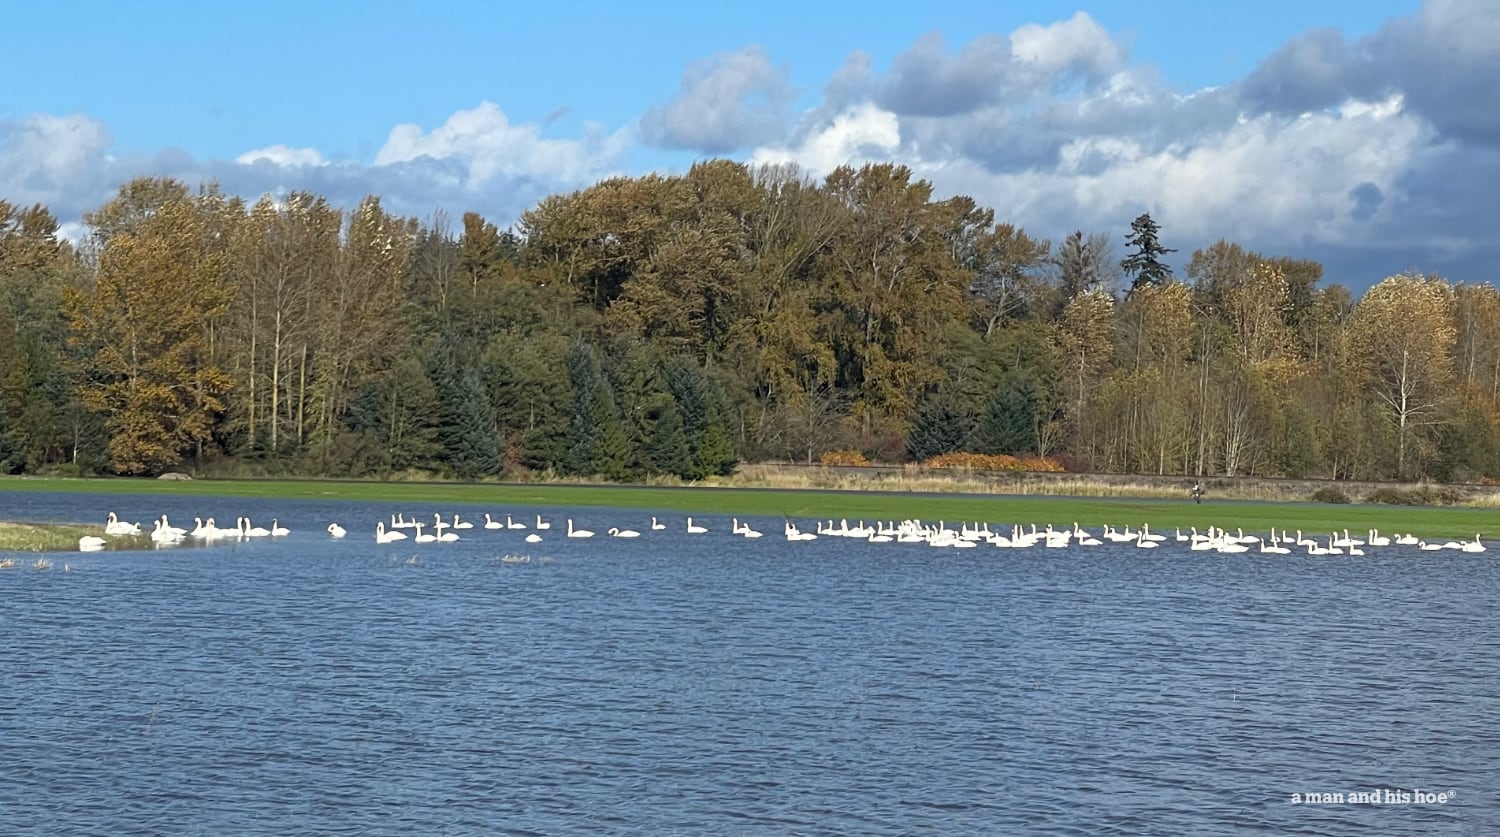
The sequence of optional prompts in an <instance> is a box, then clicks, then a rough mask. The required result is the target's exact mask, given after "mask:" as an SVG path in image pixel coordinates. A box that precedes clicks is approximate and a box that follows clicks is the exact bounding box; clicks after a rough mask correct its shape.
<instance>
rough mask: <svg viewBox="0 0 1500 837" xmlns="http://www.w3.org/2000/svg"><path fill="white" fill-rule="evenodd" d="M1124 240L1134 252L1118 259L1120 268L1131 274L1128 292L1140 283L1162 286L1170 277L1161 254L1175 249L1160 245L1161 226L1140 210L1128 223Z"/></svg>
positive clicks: (1148, 214) (1147, 213)
mask: <svg viewBox="0 0 1500 837" xmlns="http://www.w3.org/2000/svg"><path fill="white" fill-rule="evenodd" d="M1125 243H1126V244H1127V245H1129V246H1131V247H1134V248H1135V252H1134V253H1131V254H1130V255H1128V256H1126V257H1125V259H1124V260H1123V261H1121V262H1120V269H1121V270H1123V271H1125V274H1126V275H1127V276H1130V277H1131V280H1130V293H1132V294H1134V293H1135V292H1136V291H1137V290H1139V289H1140V288H1141V287H1142V286H1144V285H1162V284H1164V283H1166V282H1167V280H1169V279H1171V278H1172V268H1170V267H1168V266H1167V265H1166V264H1165V263H1164V262H1162V260H1161V257H1162V256H1164V255H1166V254H1168V253H1175V252H1177V251H1176V250H1173V249H1172V248H1170V247H1163V246H1162V245H1161V226H1160V225H1158V224H1157V223H1156V221H1154V220H1152V218H1151V213H1149V212H1142V213H1141V214H1140V216H1139V217H1137V218H1136V219H1135V220H1134V221H1131V222H1130V235H1128V236H1126V237H1125Z"/></svg>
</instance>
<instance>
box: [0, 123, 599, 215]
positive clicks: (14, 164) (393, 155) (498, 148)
mask: <svg viewBox="0 0 1500 837" xmlns="http://www.w3.org/2000/svg"><path fill="white" fill-rule="evenodd" d="M112 142H113V141H112V139H111V137H110V135H109V132H108V131H107V130H106V129H105V126H104V125H103V124H102V123H100V122H99V121H97V120H94V119H91V118H89V117H87V116H82V115H74V116H54V115H50V114H34V115H31V116H27V117H24V118H20V119H12V120H6V121H0V199H4V200H8V201H10V202H11V203H16V204H22V205H29V204H32V203H40V204H43V205H44V206H46V207H48V208H49V209H50V210H51V211H52V213H53V214H54V215H55V216H56V217H57V218H58V220H59V221H60V222H62V229H63V231H64V232H65V233H67V234H68V235H69V236H70V237H81V236H82V235H83V232H84V227H83V226H82V224H81V223H80V221H81V218H82V217H83V215H84V214H85V213H87V212H89V211H91V210H93V209H97V208H98V207H100V206H102V205H103V204H104V203H105V202H106V201H108V200H109V199H110V198H111V197H113V195H114V194H115V193H116V192H117V191H118V189H119V187H120V186H121V185H122V184H123V183H125V182H127V181H129V180H131V179H132V178H136V177H144V176H151V177H172V178H176V179H179V180H181V181H183V182H185V183H188V184H189V185H192V186H197V185H199V184H201V183H204V182H207V181H210V180H212V181H216V182H218V183H219V185H220V187H221V188H222V189H224V190H225V191H226V192H228V193H230V194H238V195H243V196H246V197H249V198H254V197H258V196H259V195H262V194H267V193H269V194H272V195H280V194H284V193H286V192H287V191H290V190H293V189H298V190H306V191H311V192H314V193H316V194H320V195H323V196H326V197H327V198H328V199H329V200H330V201H331V202H333V203H334V204H335V205H340V206H346V207H352V206H354V205H355V204H356V203H358V202H359V201H360V200H361V199H363V198H364V197H366V196H367V195H372V194H373V195H378V196H380V197H381V199H382V202H383V203H384V205H385V207H386V208H387V209H388V210H390V211H393V212H396V213H398V214H402V215H407V216H412V217H427V216H429V215H430V214H431V213H432V212H433V211H434V210H437V209H444V210H446V211H447V212H449V214H450V215H452V214H457V213H459V212H466V211H471V210H472V211H476V212H480V213H482V214H484V215H485V216H486V217H488V218H490V219H491V220H493V221H496V222H497V223H499V224H502V225H508V224H510V223H511V222H513V221H514V220H516V219H517V218H518V217H519V216H520V214H521V213H522V212H524V211H525V210H526V209H529V208H530V207H532V206H534V205H535V204H536V202H537V201H539V200H541V199H542V198H544V197H546V196H547V195H550V194H555V193H557V192H562V191H568V190H571V189H575V188H579V187H582V186H585V185H588V184H589V183H592V182H594V181H595V180H598V179H599V178H601V177H604V176H606V175H608V174H612V173H614V172H615V171H616V167H617V166H618V164H619V157H620V155H621V153H622V152H623V150H624V149H625V148H626V146H627V142H628V134H627V133H625V132H623V131H620V132H616V133H614V134H611V135H606V134H605V133H604V132H603V131H601V130H599V129H598V128H595V127H591V128H589V129H587V130H586V132H585V135H584V136H582V137H578V138H573V139H551V138H546V137H544V136H542V133H541V128H540V127H539V126H536V125H524V124H523V125H516V124H512V123H510V121H509V120H508V119H507V118H506V117H505V114H504V113H503V112H501V110H500V108H499V107H497V106H496V105H494V104H492V103H489V102H484V103H481V104H480V105H479V106H477V107H475V108H473V109H469V110H461V111H459V112H457V113H455V114H453V116H452V117H450V118H449V119H448V120H447V121H446V122H445V123H444V124H443V125H441V126H438V127H437V128H435V129H433V130H431V131H427V132H424V131H423V130H422V129H421V128H420V127H418V126H416V125H398V126H396V127H395V128H393V129H392V130H391V132H390V136H389V137H388V139H387V141H386V143H385V145H384V146H383V147H382V148H381V149H380V151H379V152H378V153H377V155H376V158H375V160H374V162H373V164H369V165H366V164H361V163H355V162H347V161H343V162H332V161H329V160H327V159H326V158H325V157H324V156H323V155H322V153H320V152H319V151H318V150H316V149H312V148H293V147H290V146H287V145H280V144H278V145H272V146H268V147H266V148H259V149H255V150H251V151H247V152H245V153H243V154H240V155H238V156H237V157H236V158H235V159H233V160H200V159H197V158H195V157H193V156H192V155H190V154H188V153H186V152H183V151H180V150H175V149H163V150H161V151H158V152H155V153H153V154H150V155H129V156H117V155H115V154H114V153H112Z"/></svg>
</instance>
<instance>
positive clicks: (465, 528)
mask: <svg viewBox="0 0 1500 837" xmlns="http://www.w3.org/2000/svg"><path fill="white" fill-rule="evenodd" d="M193 522H194V526H193V528H192V529H183V528H181V527H177V526H173V525H172V524H171V523H170V522H169V521H168V520H167V516H166V515H162V516H161V517H159V518H157V519H156V520H154V521H152V528H151V530H150V538H151V541H152V542H153V543H154V544H156V545H162V546H166V545H174V544H178V543H181V542H183V541H187V540H193V541H199V542H213V541H217V540H222V539H227V538H234V539H237V540H243V539H247V538H260V537H270V538H277V537H284V536H286V535H288V534H290V530H288V529H287V528H286V527H285V526H282V525H280V522H279V520H277V519H274V518H273V519H272V521H271V527H270V528H269V529H268V528H265V527H263V526H255V525H253V524H252V523H251V521H250V518H249V517H244V516H241V517H239V518H237V519H236V521H235V525H234V527H233V528H223V527H220V526H217V525H216V524H215V522H214V518H212V517H210V518H207V519H206V520H205V519H202V518H196V517H195V518H193ZM667 528H669V527H668V525H667V524H666V523H665V522H663V521H662V520H660V519H659V518H657V517H652V518H651V522H650V524H649V528H648V531H651V532H660V531H662V530H665V529H667ZM674 528H675V527H674ZM551 529H552V523H551V522H550V521H548V520H546V519H545V518H543V517H542V516H541V515H540V514H538V515H536V517H535V519H534V520H521V519H517V518H516V517H515V516H514V515H511V514H507V515H505V518H504V519H503V520H501V519H498V518H496V517H495V516H494V515H492V514H491V513H489V512H486V513H485V515H484V521H483V522H477V521H471V520H465V519H463V518H462V517H461V516H460V515H459V514H457V513H454V514H452V515H451V518H450V519H445V518H444V516H443V515H442V514H441V513H436V512H435V513H433V516H432V522H431V523H426V522H424V521H422V520H419V519H417V518H416V517H410V518H408V517H407V516H406V515H404V514H400V513H397V514H393V515H391V518H390V521H389V524H387V522H386V521H384V520H381V521H379V522H377V523H376V524H375V541H376V542H377V543H383V544H384V543H395V542H398V541H405V540H411V541H413V542H414V543H451V542H454V541H457V540H460V539H461V538H462V537H464V536H465V535H467V534H468V532H469V530H491V531H493V530H502V531H508V532H522V531H524V532H526V535H525V536H524V540H525V541H526V542H527V543H532V544H535V543H540V542H541V541H542V539H543V537H544V535H549V534H550V530H551ZM326 530H327V533H328V535H329V537H333V538H343V537H345V536H346V535H347V534H348V530H347V529H345V528H344V527H343V526H342V525H340V524H338V523H330V524H328V526H327V527H326ZM681 531H684V532H686V533H687V534H690V535H703V534H708V533H709V531H710V528H709V526H707V525H704V524H703V523H701V522H698V523H695V522H694V521H693V518H691V517H688V518H686V520H685V522H684V523H683V524H682V529H681ZM104 532H105V534H106V535H107V536H109V537H122V536H131V537H134V536H138V535H144V534H146V531H145V530H144V529H143V528H142V527H141V524H139V523H129V522H125V521H122V520H120V519H119V518H118V517H117V516H116V514H115V513H114V512H110V513H109V516H108V519H107V520H106V522H105V526H104ZM460 533H463V534H460ZM729 533H730V534H731V535H736V536H739V537H745V538H759V537H761V536H762V535H763V533H762V532H760V531H759V530H756V529H753V528H751V526H750V524H749V523H742V522H740V519H739V518H738V517H735V518H733V519H732V521H731V523H730V528H729ZM559 535H560V536H561V537H564V538H571V539H580V538H592V537H594V535H595V532H594V530H592V529H584V528H582V527H580V526H578V525H577V524H575V523H574V521H573V519H572V518H567V520H566V523H565V525H564V526H562V527H560V533H559ZM605 535H606V536H607V537H612V538H639V537H641V535H642V532H641V531H640V530H637V529H630V528H622V527H611V528H609V529H608V530H607V531H606V533H605ZM783 535H784V536H785V538H786V540H788V541H810V540H816V539H818V538H820V537H822V538H830V537H834V538H849V539H853V540H862V541H866V542H869V543H919V544H927V545H929V546H935V547H950V548H955V549H972V548H977V547H980V546H990V547H998V548H1007V549H1024V548H1029V547H1034V546H1040V547H1044V548H1063V547H1070V546H1079V547H1094V546H1101V545H1103V544H1105V543H1112V544H1117V545H1123V546H1134V547H1137V548H1141V549H1150V548H1155V547H1158V546H1161V545H1162V544H1164V543H1168V542H1172V543H1176V544H1178V545H1182V546H1186V547H1187V548H1188V549H1191V550H1194V551H1212V552H1222V553H1243V552H1261V553H1267V554H1276V555H1287V554H1290V553H1292V552H1298V553H1305V554H1308V555H1354V556H1359V555H1364V554H1366V553H1365V550H1364V547H1367V546H1368V547H1372V548H1374V547H1386V546H1414V547H1416V548H1418V549H1420V550H1423V551H1429V552H1430V551H1438V550H1455V551H1459V552H1484V551H1485V546H1484V543H1483V541H1482V540H1481V539H1480V536H1479V535H1477V534H1476V535H1475V536H1474V539H1473V540H1463V541H1451V540H1450V541H1441V542H1439V541H1431V542H1429V541H1425V540H1422V539H1419V538H1417V537H1415V536H1414V535H1410V534H1407V535H1382V534H1380V531H1379V530H1378V529H1370V530H1369V531H1368V532H1367V533H1366V534H1365V536H1364V537H1362V538H1360V537H1353V536H1351V535H1350V534H1349V530H1347V529H1345V530H1344V531H1343V532H1342V534H1341V533H1338V532H1331V533H1329V534H1328V535H1326V536H1321V535H1320V536H1319V537H1317V538H1314V537H1311V536H1307V535H1304V534H1303V533H1302V532H1301V531H1300V530H1299V531H1297V532H1296V534H1295V535H1293V534H1292V533H1291V532H1289V531H1287V530H1282V531H1281V532H1280V533H1279V534H1278V533H1277V531H1276V530H1275V529H1272V530H1271V532H1270V534H1269V535H1268V536H1263V535H1254V534H1249V535H1247V534H1245V532H1244V530H1243V529H1241V530H1239V531H1238V532H1236V533H1233V534H1231V533H1230V532H1228V531H1226V530H1224V529H1222V528H1219V527H1215V526H1210V527H1209V528H1208V529H1207V530H1206V531H1204V532H1199V531H1198V530H1197V528H1196V527H1194V528H1190V529H1189V530H1188V531H1187V532H1183V531H1182V530H1181V529H1178V530H1176V531H1175V533H1174V534H1173V535H1171V536H1168V535H1164V534H1160V533H1157V532H1152V531H1151V528H1150V526H1148V525H1142V526H1141V527H1140V528H1139V529H1136V530H1132V529H1131V528H1130V527H1129V526H1126V527H1125V528H1123V529H1116V528H1114V527H1112V526H1109V525H1105V526H1104V527H1103V529H1102V531H1100V532H1099V533H1098V535H1095V534H1094V533H1092V532H1090V531H1089V530H1087V529H1085V528H1083V527H1082V526H1080V525H1078V524H1077V523H1074V524H1073V525H1072V526H1071V527H1061V528H1056V527H1054V526H1053V525H1052V524H1047V525H1046V526H1045V527H1040V528H1039V527H1038V526H1036V525H1035V524H1032V525H1031V526H1030V527H1029V528H1028V527H1023V526H1021V525H1019V524H1016V525H1012V526H1011V527H1010V528H1009V529H1008V530H1006V529H1001V530H1000V531H995V530H992V529H991V528H990V524H988V523H973V524H970V523H964V524H961V525H960V526H959V528H957V529H954V528H952V527H951V526H949V525H947V524H946V523H945V522H943V521H938V522H937V523H936V524H931V523H923V522H922V521H920V520H914V519H909V520H903V521H900V522H899V523H898V522H896V521H889V522H881V523H875V524H870V525H867V524H865V522H864V521H860V522H858V523H856V524H854V525H852V526H851V525H850V524H849V521H848V520H841V521H839V522H837V523H835V522H834V521H832V520H827V521H820V522H818V523H817V524H816V525H815V526H814V528H813V529H812V530H811V531H808V530H804V529H802V528H800V527H799V526H798V525H797V524H796V523H795V522H793V521H792V520H790V519H788V520H787V521H786V523H785V526H784V529H783ZM108 543H109V541H108V540H107V539H106V538H101V537H95V536H92V535H90V536H86V537H83V538H81V539H80V540H79V542H78V548H79V549H80V550H83V551H93V550H99V549H104V548H105V547H106V546H107V545H108Z"/></svg>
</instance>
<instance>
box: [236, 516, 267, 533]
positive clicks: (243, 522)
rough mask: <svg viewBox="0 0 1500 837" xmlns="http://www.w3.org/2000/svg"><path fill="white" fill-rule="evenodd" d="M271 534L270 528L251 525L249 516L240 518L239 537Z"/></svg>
mask: <svg viewBox="0 0 1500 837" xmlns="http://www.w3.org/2000/svg"><path fill="white" fill-rule="evenodd" d="M269 534H271V530H270V529H267V528H266V527H264V526H251V525H250V518H248V517H242V518H240V537H242V538H264V537H266V536H267V535H269Z"/></svg>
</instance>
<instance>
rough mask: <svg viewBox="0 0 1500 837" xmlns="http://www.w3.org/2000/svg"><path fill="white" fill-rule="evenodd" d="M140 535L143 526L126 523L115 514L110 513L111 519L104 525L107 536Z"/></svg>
mask: <svg viewBox="0 0 1500 837" xmlns="http://www.w3.org/2000/svg"><path fill="white" fill-rule="evenodd" d="M140 533H141V524H139V523H126V522H125V521H123V520H121V519H120V518H118V517H116V516H115V513H114V512H110V513H109V517H108V519H107V521H106V522H105V524H104V534H106V535H139V534H140Z"/></svg>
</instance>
